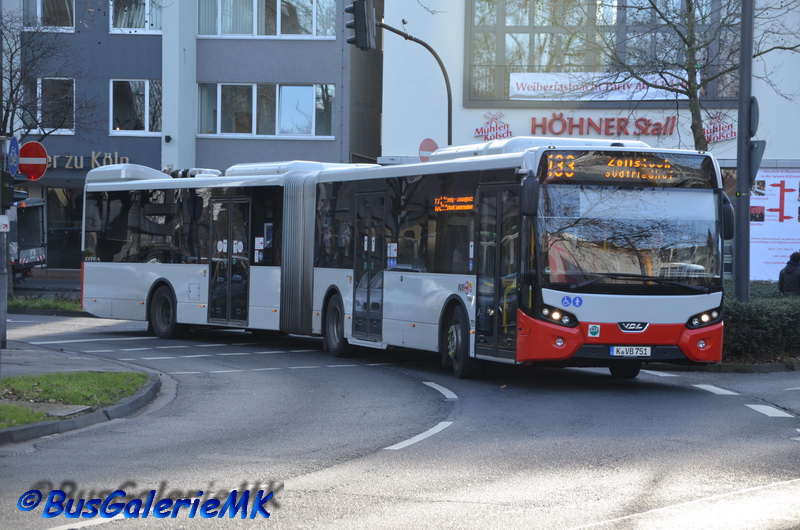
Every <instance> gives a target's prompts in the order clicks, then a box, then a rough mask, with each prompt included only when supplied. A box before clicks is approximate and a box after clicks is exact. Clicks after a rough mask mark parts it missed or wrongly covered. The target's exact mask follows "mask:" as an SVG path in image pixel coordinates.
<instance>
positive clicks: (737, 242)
mask: <svg viewBox="0 0 800 530" xmlns="http://www.w3.org/2000/svg"><path fill="white" fill-rule="evenodd" d="M753 11H754V4H753V0H742V33H741V43H740V47H739V128H738V132H737V151H736V202H735V205H736V220H735V222H734V225H735V228H736V232H735V234H734V245H733V287H734V294H735V296H736V299H737V300H739V301H740V302H745V303H747V302H749V301H750V188H751V187H752V179H753V169H752V167H751V164H750V160H751V157H752V155H753V153H752V152H751V147H750V137H751V136H752V135H753V134H754V131H753V123H752V111H753V108H752V103H751V101H750V99H751V95H752V91H753V82H752V81H753V33H754V29H753Z"/></svg>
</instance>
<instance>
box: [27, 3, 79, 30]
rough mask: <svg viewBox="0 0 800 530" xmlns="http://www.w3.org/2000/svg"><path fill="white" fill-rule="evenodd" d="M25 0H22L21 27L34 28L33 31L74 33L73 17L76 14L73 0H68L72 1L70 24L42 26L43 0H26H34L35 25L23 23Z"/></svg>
mask: <svg viewBox="0 0 800 530" xmlns="http://www.w3.org/2000/svg"><path fill="white" fill-rule="evenodd" d="M25 1H26V0H22V10H23V11H22V12H23V17H22V20H23V29H25V30H35V31H46V32H49V33H75V17H76V16H77V14H76V13H75V0H69V1H70V2H72V25H71V26H43V25H42V24H41V21H42V2H44V1H45V0H27V1H29V2H36V25H35V26H29V25H27V24H25V22H24V21H25V16H24V13H25V5H24V2H25Z"/></svg>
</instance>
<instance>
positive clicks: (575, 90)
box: [508, 71, 687, 101]
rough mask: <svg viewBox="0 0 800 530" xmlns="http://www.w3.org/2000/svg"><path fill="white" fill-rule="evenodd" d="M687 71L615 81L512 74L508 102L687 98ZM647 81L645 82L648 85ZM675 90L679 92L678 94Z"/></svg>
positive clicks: (601, 75)
mask: <svg viewBox="0 0 800 530" xmlns="http://www.w3.org/2000/svg"><path fill="white" fill-rule="evenodd" d="M685 79H687V75H686V72H685V71H683V72H681V71H676V72H663V73H660V74H651V75H647V76H644V77H643V81H639V80H635V79H629V80H620V81H615V80H611V79H609V75H608V74H604V73H597V72H596V73H585V74H579V75H578V74H572V73H544V72H536V73H512V74H509V87H508V93H509V99H516V100H520V99H521V100H548V99H549V100H561V101H634V100H635V101H642V100H648V101H651V100H675V99H687V96H686V94H685V93H682V92H681V91H685V90H686V81H685ZM645 81H646V82H645ZM676 89H677V90H678V91H677V92H676Z"/></svg>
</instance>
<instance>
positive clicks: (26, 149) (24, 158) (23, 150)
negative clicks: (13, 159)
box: [19, 142, 47, 180]
mask: <svg viewBox="0 0 800 530" xmlns="http://www.w3.org/2000/svg"><path fill="white" fill-rule="evenodd" d="M45 171H47V150H45V148H44V146H43V145H42V144H40V143H39V142H25V143H24V144H22V147H20V148H19V172H20V173H21V174H23V175H25V176H26V177H28V180H37V179H40V178H41V177H42V175H44V172H45Z"/></svg>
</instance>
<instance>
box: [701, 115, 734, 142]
mask: <svg viewBox="0 0 800 530" xmlns="http://www.w3.org/2000/svg"><path fill="white" fill-rule="evenodd" d="M709 118H710V120H709V122H708V125H706V126H705V127H703V134H704V135H705V137H706V141H707V142H708V143H710V144H712V143H714V142H721V141H723V140H733V139H734V138H736V136H737V134H736V125H734V124H733V123H731V122H730V121H728V120H726V119H725V116H724V115H722V114H717V115H716V116H710V117H709Z"/></svg>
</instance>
